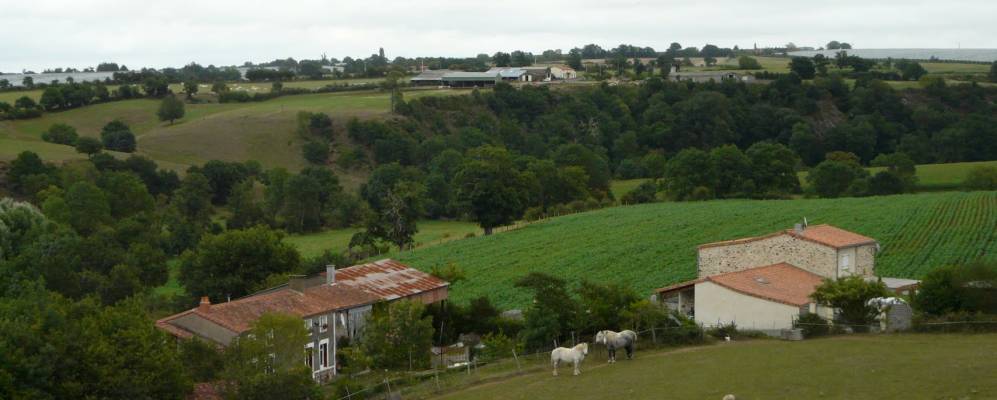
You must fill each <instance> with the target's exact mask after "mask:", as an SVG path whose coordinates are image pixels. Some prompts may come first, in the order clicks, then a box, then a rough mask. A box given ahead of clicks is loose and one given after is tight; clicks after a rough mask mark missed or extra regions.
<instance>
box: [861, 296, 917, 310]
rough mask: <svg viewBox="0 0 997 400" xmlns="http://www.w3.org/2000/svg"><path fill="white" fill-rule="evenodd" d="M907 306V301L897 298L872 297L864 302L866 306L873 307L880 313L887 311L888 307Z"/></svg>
mask: <svg viewBox="0 0 997 400" xmlns="http://www.w3.org/2000/svg"><path fill="white" fill-rule="evenodd" d="M901 304H907V301H905V300H904V299H901V298H899V297H874V298H871V299H869V301H867V302H865V305H866V306H869V307H875V308H876V311H879V312H880V313H883V312H886V311H889V309H890V307H893V306H899V305H901Z"/></svg>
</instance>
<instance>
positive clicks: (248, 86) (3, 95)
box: [0, 78, 384, 104]
mask: <svg viewBox="0 0 997 400" xmlns="http://www.w3.org/2000/svg"><path fill="white" fill-rule="evenodd" d="M382 81H384V78H356V79H338V80H318V81H290V82H284V87H287V88H305V89H317V88H320V87H323V86H326V85H343V84H350V85H359V84H364V83H378V82H382ZM272 85H273V84H272V83H270V82H234V83H229V84H228V86H229V89H232V90H245V91H249V92H269V91H270V88H271V87H272ZM118 86H119V85H108V86H107V88H108V90H115V89H117V88H118ZM198 89H199V90H198V91H199V92H200V93H209V92H210V91H211V85H210V84H206V83H202V84H200V85H199V88H198ZM170 90H172V91H173V93H181V92H183V85H182V84H179V83H174V84H171V85H170ZM22 96H28V97H30V98H32V99H35V100H36V101H37V100H38V99H40V98H41V97H42V90H41V89H36V90H19V91H4V92H0V101H2V102H7V103H11V104H13V103H14V101H15V100H17V99H19V98H21V97H22Z"/></svg>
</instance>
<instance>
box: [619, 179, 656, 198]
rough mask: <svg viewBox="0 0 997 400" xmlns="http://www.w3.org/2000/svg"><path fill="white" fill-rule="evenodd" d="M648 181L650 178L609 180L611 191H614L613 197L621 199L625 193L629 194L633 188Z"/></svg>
mask: <svg viewBox="0 0 997 400" xmlns="http://www.w3.org/2000/svg"><path fill="white" fill-rule="evenodd" d="M646 181H648V179H643V178H640V179H624V180H614V181H611V182H609V191H610V192H613V197H616V200H619V199H620V198H621V197H623V195H625V194H627V193H628V192H630V191H631V190H634V189H636V188H637V186H640V184H641V183H644V182H646Z"/></svg>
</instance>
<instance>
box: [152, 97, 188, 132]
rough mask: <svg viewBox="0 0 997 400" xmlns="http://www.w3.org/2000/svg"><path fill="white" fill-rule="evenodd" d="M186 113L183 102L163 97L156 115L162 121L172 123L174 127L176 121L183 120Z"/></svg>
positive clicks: (175, 98)
mask: <svg viewBox="0 0 997 400" xmlns="http://www.w3.org/2000/svg"><path fill="white" fill-rule="evenodd" d="M185 112H186V111H185V107H184V104H183V101H181V100H180V99H178V98H177V97H176V96H173V95H170V96H166V97H163V100H162V101H161V102H160V103H159V111H157V112H156V115H157V116H159V120H160V121H170V125H173V122H174V121H176V120H178V119H180V118H183V116H184V113H185Z"/></svg>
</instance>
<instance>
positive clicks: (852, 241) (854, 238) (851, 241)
mask: <svg viewBox="0 0 997 400" xmlns="http://www.w3.org/2000/svg"><path fill="white" fill-rule="evenodd" d="M786 233H788V234H790V235H793V236H795V237H798V238H801V239H806V240H811V241H814V242H817V243H821V244H825V245H828V246H831V247H834V248H836V249H840V248H843V247H851V246H860V245H864V244H874V243H876V239H873V238H870V237H868V236H862V235H859V234H857V233H855V232H850V231H846V230H844V229H841V228H838V227H836V226H831V225H827V224H821V225H812V226H808V227H807V228H806V229H804V230H803V232H801V233H796V232H795V231H794V230H792V229H789V230H787V231H786Z"/></svg>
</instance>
